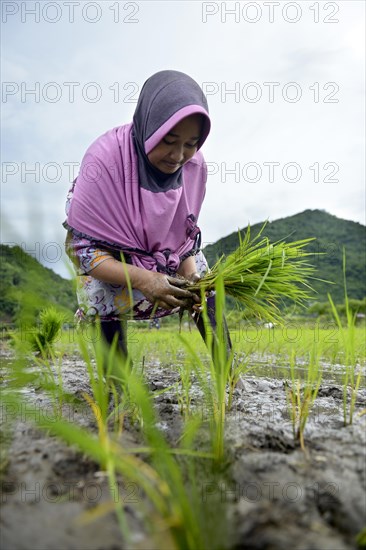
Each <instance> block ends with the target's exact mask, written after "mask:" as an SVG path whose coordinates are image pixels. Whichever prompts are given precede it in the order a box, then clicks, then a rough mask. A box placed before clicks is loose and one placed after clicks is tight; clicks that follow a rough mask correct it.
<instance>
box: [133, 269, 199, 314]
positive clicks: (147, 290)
mask: <svg viewBox="0 0 366 550" xmlns="http://www.w3.org/2000/svg"><path fill="white" fill-rule="evenodd" d="M139 271H141V273H139V276H138V277H137V280H135V281H134V282H133V287H134V288H137V289H138V290H140V292H142V294H144V296H145V297H146V299H147V300H148V301H149V302H151V303H152V304H156V305H157V306H158V307H162V308H163V309H173V308H175V307H183V308H188V309H189V308H191V307H192V305H193V304H194V303H195V302H197V301H199V298H198V296H197V295H196V294H193V293H192V292H190V291H189V290H186V289H184V288H183V287H185V286H187V283H188V281H187V280H186V279H183V278H181V279H180V278H177V277H170V276H169V275H165V274H164V273H158V272H156V271H147V270H145V269H144V270H139Z"/></svg>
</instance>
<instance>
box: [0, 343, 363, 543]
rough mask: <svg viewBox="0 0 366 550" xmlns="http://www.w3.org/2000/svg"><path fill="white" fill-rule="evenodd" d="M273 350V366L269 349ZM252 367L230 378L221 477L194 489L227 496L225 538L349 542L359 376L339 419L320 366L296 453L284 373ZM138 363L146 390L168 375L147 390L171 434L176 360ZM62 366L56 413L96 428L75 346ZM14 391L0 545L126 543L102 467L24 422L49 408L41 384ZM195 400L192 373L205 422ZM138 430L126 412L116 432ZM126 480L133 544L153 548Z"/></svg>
mask: <svg viewBox="0 0 366 550" xmlns="http://www.w3.org/2000/svg"><path fill="white" fill-rule="evenodd" d="M3 356H4V357H3V359H4V362H3V365H4V366H3V369H4V370H5V372H6V373H8V372H9V370H10V369H11V361H12V358H11V354H9V353H8V352H7V353H4V352H3ZM271 362H272V367H273V365H274V364H275V361H274V358H271ZM262 367H263V368H262V369H261V365H258V364H257V368H256V374H255V375H253V374H247V375H245V376H244V377H243V378H242V380H241V381H240V383H239V384H238V387H237V388H236V389H235V390H234V400H233V407H232V411H231V412H230V413H228V415H227V419H226V426H225V435H226V449H227V456H226V463H227V470H226V475H225V480H226V481H225V482H220V483H217V481H215V479H213V478H212V479H211V478H210V477H209V475H208V477H207V474H206V477H205V478H204V481H203V482H202V498H204V499H210V498H212V499H214V498H217V497H219V498H220V500H221V501H222V502H226V503H227V521H226V523H227V525H228V527H229V534H228V540H227V547H228V548H231V549H236V550H239V549H241V548H243V549H258V550H259V549H268V550H269V549H270V550H280V549H281V550H283V549H287V548H291V549H298V550H310V549H311V550H314V549H316V550H325V549H329V550H346V549H347V550H348V549H354V548H357V544H356V540H355V537H356V535H357V534H358V533H359V532H360V531H361V530H362V529H363V527H364V525H365V518H366V474H365V440H366V430H365V427H366V415H360V414H359V413H360V412H361V411H362V410H363V409H364V408H365V407H366V389H365V387H364V384H363V387H362V388H361V389H360V390H359V393H358V397H357V403H356V411H355V416H354V423H353V425H352V426H347V427H344V426H343V409H342V399H343V393H342V392H343V390H342V387H341V386H340V385H339V383H338V379H339V376H338V375H339V372H338V371H337V372H333V371H332V370H330V371H329V376H327V377H326V378H325V379H324V382H323V384H322V385H321V387H320V389H319V393H318V397H317V399H316V401H315V404H314V407H313V409H312V411H311V413H310V417H309V419H308V423H307V426H306V430H305V443H306V450H307V452H306V453H304V452H303V451H302V450H301V449H300V448H299V447H298V446H297V445H295V443H294V438H293V434H292V426H291V422H290V418H289V413H288V407H287V401H286V381H285V380H284V378H280V377H273V376H268V362H266V363H263V364H262ZM281 373H282V374H281V375H282V376H283V371H281ZM145 375H146V377H147V379H148V383H149V387H150V391H151V392H152V393H155V392H156V393H158V392H160V390H162V389H164V388H167V387H169V386H172V385H175V388H174V389H172V390H169V391H167V392H165V393H162V394H160V395H158V396H157V397H156V398H155V404H156V409H157V411H158V414H159V427H160V429H161V430H162V431H163V432H164V433H165V435H166V436H167V438H168V440H169V442H170V443H172V444H175V443H176V441H177V439H178V437H179V435H180V433H181V428H182V415H181V403H180V402H179V399H178V398H177V395H179V394H180V393H181V390H182V388H181V385H180V379H179V373H178V371H177V368H176V367H174V368H172V366H171V365H167V364H159V363H158V362H157V361H155V362H151V363H150V364H149V363H148V364H145ZM62 377H63V384H64V388H65V390H66V391H67V392H68V393H69V395H70V396H71V397H74V399H73V400H72V399H71V400H70V402H67V403H65V404H64V405H63V414H64V416H66V418H69V419H70V420H72V421H73V422H75V423H76V424H78V425H81V426H84V427H88V428H90V429H92V430H96V426H95V421H94V419H93V417H92V415H91V413H90V410H89V408H88V407H87V406H86V404H85V401H84V400H83V398H82V394H83V393H88V394H91V389H90V385H89V382H88V377H87V373H86V369H85V365H84V363H83V361H82V360H81V359H80V357H79V356H78V355H74V356H68V357H64V360H63V363H62ZM177 390H178V391H177ZM24 391H25V392H26V396H27V400H28V399H29V402H30V401H32V403H33V407H32V408H29V409H28V410H27V409H24V410H23V411H21V413H22V414H21V415H20V417H18V418H17V420H16V421H15V422H13V424H12V428H11V430H10V429H9V427H8V423H7V422H6V420H8V419H9V418H7V417H12V416H14V414H13V413H14V411H12V410H10V409H7V407H6V399H4V407H3V413H4V418H3V424H2V435H3V440H4V448H5V452H3V453H2V466H3V476H2V513H1V547H2V549H3V550H34V549H37V550H43V549H46V548H47V549H49V548H52V549H57V550H64V549H65V550H66V549H67V550H68V549H70V550H71V549H73V550H75V549H76V550H79V549H80V550H82V549H88V550H119V549H123V548H125V546H124V545H123V542H122V537H121V534H120V530H119V527H118V522H117V519H116V516H115V513H114V512H113V510H112V507H111V505H110V503H111V497H110V493H109V490H108V483H107V479H106V476H105V473H104V472H102V471H100V468H99V466H98V465H97V464H96V463H95V462H93V461H92V460H91V459H89V458H87V457H86V456H84V455H82V454H81V453H80V452H78V451H77V450H76V449H75V448H72V447H67V446H66V445H65V444H64V443H62V442H60V441H59V440H58V439H56V438H55V437H51V436H50V435H48V434H45V433H42V432H40V431H39V430H38V429H36V428H35V427H34V425H33V423H32V418H31V415H32V414H34V412H33V413H31V412H30V411H31V409H32V410H33V411H34V404H38V405H39V411H40V414H41V413H42V414H47V411H49V413H50V412H51V410H52V403H51V402H50V401H49V400H48V399H47V397H46V395H45V394H44V393H43V392H42V391H41V390H40V389H39V388H32V387H28V388H26V390H24ZM202 403H203V399H202V393H201V391H200V390H199V388H198V387H197V383H196V381H195V379H194V376H193V375H192V388H191V406H192V407H193V408H196V410H198V411H200V414H202V418H203V420H204V426H205V423H206V421H207V422H208V413H207V411H206V410H205V408H204V406H203V405H202ZM205 415H206V416H205ZM139 437H140V434H139V431H138V429H136V427H134V426H133V425H129V424H128V423H127V425H126V426H125V430H124V433H123V438H124V442H125V444H126V445H134V444H135V443H138V442H139ZM202 444H203V445H204V444H205V438H204V436H203V438H202ZM130 489H131V488H129V487H128V486H124V487H122V490H123V491H124V496H125V498H124V503H125V511H126V512H127V516H128V521H129V524H130V527H131V531H132V533H133V538H132V541H133V547H134V548H155V546H154V545H153V544H152V543H151V544H149V545H147V543H146V538H145V535H146V533H145V530H144V524H143V518H142V515H141V513H140V512H139V510H138V508H137V509H136V507H135V506H132V501H131V505H130V504H129V497H130V495H131V490H130ZM206 489H207V491H206ZM208 489H209V490H208ZM132 493H133V491H132ZM101 505H103V506H104V513H103V515H101V514H96V515H94V516H93V515H91V514H92V513H93V510H98V509H99V510H100V509H103V506H101ZM83 521H84V523H83ZM85 521H87V523H85ZM156 548H157V547H156Z"/></svg>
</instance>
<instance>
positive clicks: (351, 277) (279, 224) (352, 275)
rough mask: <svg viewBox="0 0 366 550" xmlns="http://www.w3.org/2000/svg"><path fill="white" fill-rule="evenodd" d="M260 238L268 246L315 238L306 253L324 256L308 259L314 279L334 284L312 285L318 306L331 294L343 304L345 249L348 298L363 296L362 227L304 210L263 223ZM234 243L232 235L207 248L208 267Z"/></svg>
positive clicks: (365, 235) (365, 256)
mask: <svg viewBox="0 0 366 550" xmlns="http://www.w3.org/2000/svg"><path fill="white" fill-rule="evenodd" d="M262 226H263V223H258V224H255V225H253V226H251V228H250V232H251V236H252V237H254V236H255V235H257V234H258V232H259V230H260V229H261V228H262ZM246 229H247V228H246V227H245V228H244V229H242V230H240V232H241V233H242V234H244V232H245V231H246ZM263 235H264V236H267V237H268V238H269V240H270V241H271V242H275V241H278V240H280V239H285V240H286V241H288V242H290V241H295V240H299V239H305V238H307V237H316V241H314V242H313V243H311V244H310V245H309V247H308V250H309V251H316V252H326V254H325V255H322V256H318V257H314V258H311V259H310V262H311V263H312V264H313V265H315V266H316V268H317V272H316V276H317V277H319V278H321V279H326V280H329V281H333V282H334V283H335V284H334V285H329V284H326V283H321V282H314V283H312V284H313V287H314V288H315V290H316V291H317V294H316V295H315V296H316V301H319V302H325V301H327V300H328V299H327V292H330V293H331V295H332V297H333V299H334V300H335V301H336V302H337V303H342V302H343V301H344V290H343V271H342V254H343V252H342V251H343V247H345V249H346V276H347V291H348V296H349V298H355V299H358V300H362V299H363V298H364V297H365V296H366V277H365V268H366V250H365V243H366V227H365V226H363V225H361V224H360V223H356V222H352V221H348V220H343V219H340V218H337V217H336V216H332V215H331V214H328V213H327V212H324V211H323V210H305V211H304V212H301V213H300V214H295V215H294V216H289V217H287V218H281V219H278V220H275V221H273V222H270V223H267V225H266V227H265V229H264V232H263ZM238 242H239V239H238V233H237V232H235V233H231V234H230V235H228V236H227V237H224V238H223V239H220V240H219V241H217V242H216V243H214V244H212V245H208V246H207V247H206V248H205V249H204V253H205V255H206V258H207V260H208V262H209V264H210V265H212V264H213V263H215V261H216V260H217V258H219V257H220V256H221V255H222V254H228V253H230V252H233V251H234V250H235V249H236V248H237V246H238Z"/></svg>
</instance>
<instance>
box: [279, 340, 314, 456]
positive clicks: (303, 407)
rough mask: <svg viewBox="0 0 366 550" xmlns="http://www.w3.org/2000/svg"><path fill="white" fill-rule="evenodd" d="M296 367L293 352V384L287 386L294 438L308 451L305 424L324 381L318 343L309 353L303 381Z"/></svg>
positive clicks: (291, 366)
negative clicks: (298, 375)
mask: <svg viewBox="0 0 366 550" xmlns="http://www.w3.org/2000/svg"><path fill="white" fill-rule="evenodd" d="M295 367H296V358H295V352H293V353H292V356H291V359H290V372H291V386H288V385H287V386H286V393H287V398H288V405H289V412H290V418H291V423H292V431H293V435H294V440H295V441H296V442H298V443H300V446H301V449H302V450H303V451H304V452H306V449H305V442H304V431H305V426H306V423H307V420H308V417H309V414H310V411H311V408H312V406H313V403H314V401H315V399H316V396H317V394H318V390H319V387H320V384H321V381H322V369H321V367H320V361H319V352H318V348H317V346H316V344H314V345H313V349H312V351H311V353H310V354H309V361H308V365H307V369H306V375H305V376H306V378H305V379H304V380H303V381H301V379H300V378H299V377H297V375H296V369H295ZM301 382H302V383H301Z"/></svg>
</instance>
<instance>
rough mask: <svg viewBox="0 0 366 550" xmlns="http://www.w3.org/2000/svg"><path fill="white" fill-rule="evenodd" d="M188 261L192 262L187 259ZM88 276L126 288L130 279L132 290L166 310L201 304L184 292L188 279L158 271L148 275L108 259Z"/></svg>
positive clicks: (136, 268) (141, 270) (130, 266)
mask: <svg viewBox="0 0 366 550" xmlns="http://www.w3.org/2000/svg"><path fill="white" fill-rule="evenodd" d="M187 259H188V258H187ZM88 275H91V276H92V277H95V278H96V279H99V280H100V281H104V282H106V283H111V284H117V285H122V286H125V285H126V284H127V277H128V278H129V280H130V283H131V287H132V288H135V289H137V290H139V291H140V292H142V294H143V295H144V296H145V297H146V298H147V300H149V302H151V303H153V304H155V303H157V305H158V306H160V307H162V308H164V309H172V308H175V307H186V308H187V307H188V308H189V307H191V306H192V303H193V301H197V298H198V297H196V296H195V295H194V294H192V293H191V292H189V291H188V290H184V288H181V287H183V286H185V285H186V281H185V280H184V279H177V278H175V277H170V276H168V275H165V274H163V273H157V272H156V271H148V270H147V269H143V268H141V267H136V266H134V265H130V264H125V263H122V262H119V261H118V260H115V259H114V258H108V259H107V260H104V261H103V262H102V263H100V264H99V265H98V266H96V267H95V268H94V269H92V270H91V271H89V273H88Z"/></svg>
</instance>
